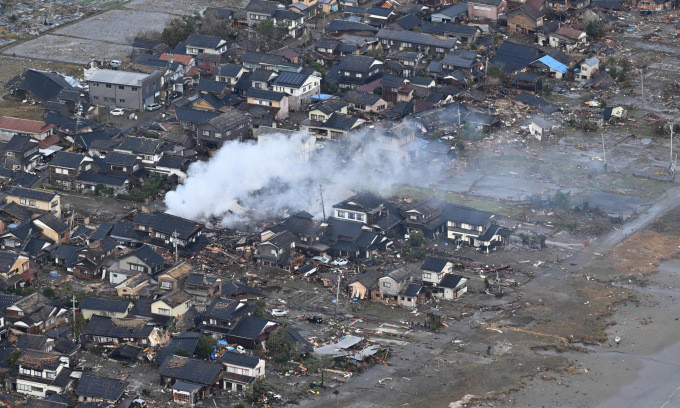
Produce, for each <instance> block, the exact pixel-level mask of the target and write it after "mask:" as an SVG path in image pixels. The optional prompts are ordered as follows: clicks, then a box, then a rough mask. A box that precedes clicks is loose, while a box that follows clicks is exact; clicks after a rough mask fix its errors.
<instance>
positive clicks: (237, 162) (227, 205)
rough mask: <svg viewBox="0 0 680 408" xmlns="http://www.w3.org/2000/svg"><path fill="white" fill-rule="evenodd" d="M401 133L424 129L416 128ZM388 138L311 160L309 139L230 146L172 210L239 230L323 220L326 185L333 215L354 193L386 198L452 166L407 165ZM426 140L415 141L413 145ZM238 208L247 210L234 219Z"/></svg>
mask: <svg viewBox="0 0 680 408" xmlns="http://www.w3.org/2000/svg"><path fill="white" fill-rule="evenodd" d="M402 129H407V130H408V131H411V132H415V131H417V130H418V128H417V125H414V124H407V125H405V126H403V127H402ZM381 134H382V135H384V134H385V133H380V132H377V131H373V130H366V131H360V132H355V133H353V134H351V135H350V137H349V140H348V143H347V144H343V145H342V146H340V145H338V146H336V144H335V143H332V142H327V141H324V143H325V144H326V145H327V146H326V147H325V148H324V149H321V150H317V151H316V153H315V155H314V156H313V157H312V159H310V160H309V161H304V160H303V159H301V158H300V146H301V145H302V143H303V141H304V140H305V139H306V138H307V137H308V135H307V134H306V133H305V132H297V133H295V134H294V135H293V136H291V137H290V138H286V137H281V138H280V139H277V140H278V141H276V142H269V143H266V144H257V143H255V142H239V141H230V142H227V143H225V144H224V145H223V146H222V148H220V150H219V151H218V152H217V153H216V154H215V156H213V157H212V158H211V159H210V160H209V161H207V162H195V163H193V164H192V165H191V166H190V167H189V170H188V177H187V178H186V180H185V182H184V183H183V184H181V185H179V186H178V187H177V189H175V190H173V191H169V192H168V193H167V194H166V196H165V204H166V206H167V211H168V212H169V213H171V214H174V215H177V216H180V217H184V218H189V219H193V220H198V221H206V220H208V219H210V218H211V217H218V218H220V219H222V225H223V226H236V225H238V224H243V223H247V222H248V221H249V220H256V219H259V218H264V217H267V216H281V215H284V214H285V213H287V212H289V211H299V210H306V211H308V212H310V213H311V214H314V215H315V216H320V215H321V214H322V209H321V204H320V201H321V200H320V195H319V191H318V190H319V185H323V186H324V193H323V195H324V202H325V206H326V212H327V214H329V210H330V208H331V206H332V205H333V204H335V203H337V202H338V201H341V200H343V199H346V198H347V197H348V190H352V191H359V190H367V191H372V192H374V193H376V194H380V195H386V194H389V193H390V192H392V191H393V188H394V187H395V186H396V185H400V184H401V185H403V184H410V185H415V186H427V185H429V184H431V183H433V182H436V181H437V180H438V179H439V177H440V175H441V171H442V170H443V168H444V165H445V164H446V163H444V162H445V161H443V162H442V161H432V160H430V159H428V158H423V157H421V158H420V159H418V160H417V161H415V162H412V163H407V161H406V160H405V159H404V158H403V157H400V156H399V155H397V154H393V153H388V152H387V151H386V150H385V146H386V144H385V139H384V138H381V137H380V135H381ZM419 140H420V139H419V138H418V137H417V136H416V139H415V141H414V142H412V143H418V141H419ZM236 204H239V205H241V206H243V207H245V208H246V209H247V210H248V211H247V212H246V213H245V214H241V215H238V214H235V213H233V212H231V211H230V209H232V208H234V206H235V205H236Z"/></svg>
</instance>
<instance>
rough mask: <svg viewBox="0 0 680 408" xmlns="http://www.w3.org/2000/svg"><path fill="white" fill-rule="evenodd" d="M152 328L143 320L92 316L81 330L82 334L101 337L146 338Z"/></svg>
mask: <svg viewBox="0 0 680 408" xmlns="http://www.w3.org/2000/svg"><path fill="white" fill-rule="evenodd" d="M152 331H153V326H151V325H148V324H147V322H146V320H143V319H119V318H112V317H107V316H99V315H94V316H92V318H91V319H90V321H89V322H88V323H87V325H86V326H85V328H84V329H83V334H85V335H91V336H102V337H114V338H119V337H129V338H144V337H148V336H149V335H150V334H151V332H152Z"/></svg>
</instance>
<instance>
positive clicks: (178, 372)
mask: <svg viewBox="0 0 680 408" xmlns="http://www.w3.org/2000/svg"><path fill="white" fill-rule="evenodd" d="M223 370H224V366H223V365H222V364H220V363H212V362H208V361H203V360H197V359H193V358H189V357H182V356H172V357H170V358H167V359H166V360H165V361H164V362H163V363H162V364H161V366H160V367H159V368H158V374H160V377H161V381H160V384H161V386H163V387H168V386H169V387H170V388H172V400H173V401H174V402H177V403H182V404H190V405H192V406H193V405H194V404H196V403H197V402H198V401H199V400H203V399H205V398H206V397H207V396H209V395H210V394H212V393H213V391H215V390H217V389H219V388H220V374H221V373H222V371H223Z"/></svg>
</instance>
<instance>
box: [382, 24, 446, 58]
mask: <svg viewBox="0 0 680 408" xmlns="http://www.w3.org/2000/svg"><path fill="white" fill-rule="evenodd" d="M376 36H377V37H378V39H379V40H380V42H381V44H382V45H383V47H385V48H388V49H390V50H392V51H401V50H411V51H417V52H424V53H431V54H438V55H443V54H446V53H447V52H450V51H453V50H454V49H455V48H456V44H457V42H458V40H456V39H455V38H439V37H437V36H434V35H430V34H425V33H418V32H415V31H405V30H392V29H389V28H382V29H381V30H380V31H378V34H377V35H376Z"/></svg>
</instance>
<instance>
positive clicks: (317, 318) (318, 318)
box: [307, 316, 323, 324]
mask: <svg viewBox="0 0 680 408" xmlns="http://www.w3.org/2000/svg"><path fill="white" fill-rule="evenodd" d="M307 321H308V322H309V323H314V324H322V323H323V317H321V316H312V317H309V318H307Z"/></svg>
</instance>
